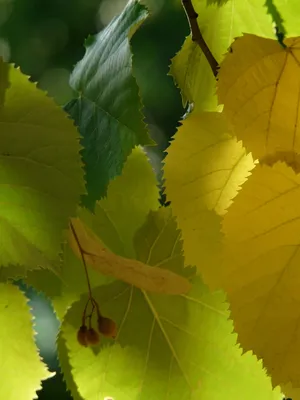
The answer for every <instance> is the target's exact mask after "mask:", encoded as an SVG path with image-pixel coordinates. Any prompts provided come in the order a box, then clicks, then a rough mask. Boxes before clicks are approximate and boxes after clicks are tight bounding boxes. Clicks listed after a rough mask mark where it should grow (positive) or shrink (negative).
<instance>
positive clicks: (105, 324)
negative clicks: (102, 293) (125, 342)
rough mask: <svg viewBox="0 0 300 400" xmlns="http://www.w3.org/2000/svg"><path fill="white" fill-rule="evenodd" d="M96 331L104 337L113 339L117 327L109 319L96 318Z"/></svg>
mask: <svg viewBox="0 0 300 400" xmlns="http://www.w3.org/2000/svg"><path fill="white" fill-rule="evenodd" d="M98 330H99V332H100V333H102V335H103V336H106V337H111V338H115V337H116V336H117V325H116V323H115V322H114V321H113V320H112V319H110V318H106V317H102V316H100V317H99V318H98Z"/></svg>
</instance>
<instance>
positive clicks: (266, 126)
mask: <svg viewBox="0 0 300 400" xmlns="http://www.w3.org/2000/svg"><path fill="white" fill-rule="evenodd" d="M299 43H300V38H299V37H297V38H290V39H287V40H285V44H286V46H287V47H286V48H283V47H281V46H280V44H279V43H278V42H277V41H276V40H271V39H264V38H261V37H258V36H255V35H249V34H245V35H244V36H243V37H241V38H238V39H236V41H235V42H234V43H233V44H232V46H231V48H232V52H231V53H228V54H227V56H226V58H225V59H224V61H223V62H222V63H221V67H220V72H219V79H218V89H217V94H218V96H219V101H220V103H222V104H224V113H225V115H226V117H227V118H228V120H229V122H230V124H231V125H232V127H233V129H234V131H235V133H236V135H237V137H238V138H239V139H242V140H243V143H244V145H245V146H246V149H247V150H248V151H251V152H252V154H253V156H254V157H255V158H259V159H260V158H262V157H264V156H265V155H266V154H268V153H271V154H272V153H275V152H278V151H295V152H300V127H299V88H300V62H299V60H300V47H299Z"/></svg>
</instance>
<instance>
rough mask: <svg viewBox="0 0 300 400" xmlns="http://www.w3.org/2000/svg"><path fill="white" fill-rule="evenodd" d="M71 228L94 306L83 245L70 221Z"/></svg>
mask: <svg viewBox="0 0 300 400" xmlns="http://www.w3.org/2000/svg"><path fill="white" fill-rule="evenodd" d="M70 228H71V230H72V233H73V235H74V238H75V240H76V243H77V246H78V248H79V251H80V254H81V259H82V263H83V265H84V270H85V276H86V280H87V284H88V289H89V296H90V301H91V303H92V305H93V304H94V299H93V295H92V288H91V283H90V278H89V274H88V271H87V267H86V263H85V259H84V252H83V249H82V248H81V245H80V243H79V239H78V236H77V234H76V232H75V229H74V227H73V224H72V222H71V221H70Z"/></svg>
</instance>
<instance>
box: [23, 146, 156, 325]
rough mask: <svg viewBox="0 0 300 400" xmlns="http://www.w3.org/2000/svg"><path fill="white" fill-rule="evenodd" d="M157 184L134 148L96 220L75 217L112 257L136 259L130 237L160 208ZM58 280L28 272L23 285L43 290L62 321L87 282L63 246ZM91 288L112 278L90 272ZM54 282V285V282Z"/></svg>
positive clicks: (98, 207) (78, 263) (80, 213)
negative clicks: (96, 237) (152, 212)
mask: <svg viewBox="0 0 300 400" xmlns="http://www.w3.org/2000/svg"><path fill="white" fill-rule="evenodd" d="M158 198H159V191H158V187H157V180H156V177H155V173H154V171H153V169H152V167H151V164H150V162H149V160H148V158H147V155H146V154H145V152H144V151H143V150H142V149H141V148H140V147H136V148H135V149H133V151H132V153H131V154H130V155H129V157H128V158H127V160H126V162H125V164H124V168H123V170H122V175H121V176H118V177H116V178H115V179H114V180H113V181H111V182H110V184H109V186H108V190H107V197H106V198H104V199H102V200H100V201H98V202H97V203H96V208H95V213H96V216H95V215H93V214H91V213H90V212H89V211H88V210H86V209H84V208H80V209H79V210H78V216H79V217H80V218H81V219H82V220H83V221H84V222H85V224H87V225H88V226H89V227H90V228H91V229H92V230H93V231H94V232H95V233H96V234H97V235H98V236H99V237H101V240H102V241H103V243H104V244H105V245H106V246H107V247H108V248H109V249H110V250H111V251H113V252H114V253H116V254H118V255H122V256H125V257H128V258H135V257H136V251H135V248H134V244H133V237H134V235H135V232H136V231H137V229H139V228H140V227H141V226H142V225H143V223H144V222H145V221H146V218H147V215H148V213H149V210H150V209H152V210H156V209H158V207H159V201H158ZM63 254H64V256H63V265H62V267H61V278H62V280H63V281H64V282H65V283H66V284H65V285H64V284H63V282H62V281H61V280H59V279H58V278H56V277H55V276H54V275H52V278H50V279H49V276H48V275H47V274H46V273H44V272H43V271H40V270H39V271H30V272H29V273H28V274H27V278H26V282H27V283H28V284H31V285H33V286H34V287H35V288H36V289H37V290H42V291H43V292H45V293H46V294H47V296H48V297H49V298H51V299H52V302H53V306H54V309H55V311H56V313H57V315H58V317H59V318H60V319H61V320H62V318H63V316H64V314H65V312H66V310H67V308H68V307H69V306H70V305H71V304H72V303H73V302H74V301H76V300H78V299H79V297H80V295H81V294H82V293H85V292H86V290H87V282H86V276H85V271H84V266H83V264H82V260H81V258H80V259H78V257H76V256H75V255H74V253H73V251H72V250H71V248H70V247H69V246H68V245H67V243H65V244H64V247H63ZM89 277H90V282H91V286H92V288H93V287H96V286H99V285H101V284H103V285H104V284H107V283H109V282H110V281H112V280H113V278H111V277H107V276H104V275H102V274H99V272H98V271H95V270H93V269H91V268H90V269H89ZM54 280H55V281H56V283H55V282H54Z"/></svg>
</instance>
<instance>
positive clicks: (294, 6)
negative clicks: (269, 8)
mask: <svg viewBox="0 0 300 400" xmlns="http://www.w3.org/2000/svg"><path fill="white" fill-rule="evenodd" d="M273 3H274V5H275V6H276V8H277V10H278V12H279V14H280V16H281V18H282V19H283V24H284V28H285V30H286V33H287V37H292V36H299V35H300V26H299V18H298V16H299V12H300V3H299V2H298V0H288V1H287V0H273Z"/></svg>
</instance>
